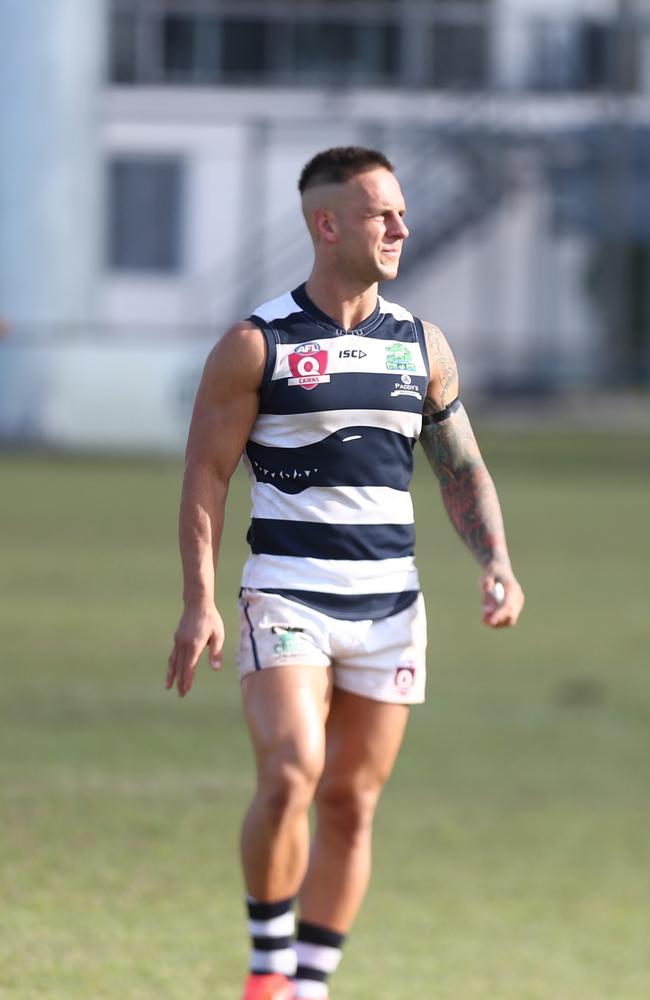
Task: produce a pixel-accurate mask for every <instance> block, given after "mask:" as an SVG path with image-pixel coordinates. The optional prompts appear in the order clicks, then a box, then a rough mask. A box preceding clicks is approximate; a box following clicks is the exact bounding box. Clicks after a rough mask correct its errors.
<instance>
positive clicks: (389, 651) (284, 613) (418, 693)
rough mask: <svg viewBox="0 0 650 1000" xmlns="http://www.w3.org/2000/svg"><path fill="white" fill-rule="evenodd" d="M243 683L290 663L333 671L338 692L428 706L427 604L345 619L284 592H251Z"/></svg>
mask: <svg viewBox="0 0 650 1000" xmlns="http://www.w3.org/2000/svg"><path fill="white" fill-rule="evenodd" d="M239 609H240V635H239V648H238V650H237V665H238V667H239V675H240V677H245V676H246V675H247V674H251V673H254V672H255V671H256V670H267V669H269V668H270V667H282V666H285V665H286V664H289V663H297V664H301V665H302V664H305V665H308V666H314V667H329V666H331V667H332V669H333V675H334V686H335V687H339V688H341V689H342V690H343V691H350V692H352V693H353V694H358V695H362V696H363V697H364V698H372V699H374V700H375V701H386V702H391V703H398V704H406V705H416V704H419V703H420V702H423V701H424V690H425V683H426V646H427V623H426V613H425V609H424V598H423V597H422V594H418V596H417V598H416V599H415V601H414V602H413V603H412V604H410V605H409V606H408V607H407V608H405V609H404V610H403V611H399V612H397V614H394V615H391V616H390V617H389V618H379V619H377V620H376V621H373V620H372V619H366V620H364V621H343V620H341V619H340V618H332V617H330V616H329V615H326V614H323V612H321V611H316V610H315V609H314V608H310V607H307V606H306V605H304V604H299V603H298V602H297V601H291V600H289V599H288V598H286V597H282V596H280V595H279V594H266V593H264V591H261V590H249V589H243V590H242V591H241V595H240V598H239Z"/></svg>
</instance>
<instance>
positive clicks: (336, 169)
mask: <svg viewBox="0 0 650 1000" xmlns="http://www.w3.org/2000/svg"><path fill="white" fill-rule="evenodd" d="M377 167H383V168H384V169H385V170H390V172H391V174H394V173H395V168H394V167H393V164H392V163H391V162H390V160H389V159H387V158H386V157H385V156H384V154H383V153H380V152H379V151H378V150H376V149H366V148H365V147H364V146H334V147H333V148H332V149H325V150H323V152H322V153H317V154H316V156H314V157H312V159H311V160H310V161H309V163H306V164H305V166H304V167H303V170H302V173H301V175H300V180H299V181H298V190H299V191H300V193H301V194H304V193H305V191H307V190H308V189H309V188H312V187H316V185H317V184H343V183H345V181H349V180H350V178H351V177H356V176H357V174H364V173H365V172H366V171H367V170H375V169H376V168H377Z"/></svg>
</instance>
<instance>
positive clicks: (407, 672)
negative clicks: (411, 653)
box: [395, 663, 415, 694]
mask: <svg viewBox="0 0 650 1000" xmlns="http://www.w3.org/2000/svg"><path fill="white" fill-rule="evenodd" d="M414 684H415V667H414V666H413V664H412V663H400V665H399V667H397V669H396V670H395V687H396V688H397V690H398V691H399V693H400V694H408V693H409V691H410V690H411V688H412V687H413V685H414Z"/></svg>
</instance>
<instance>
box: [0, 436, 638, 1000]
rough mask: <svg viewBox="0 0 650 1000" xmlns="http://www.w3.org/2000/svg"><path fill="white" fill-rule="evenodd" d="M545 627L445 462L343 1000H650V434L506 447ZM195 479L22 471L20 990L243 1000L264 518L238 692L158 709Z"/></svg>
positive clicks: (13, 847) (228, 575)
mask: <svg viewBox="0 0 650 1000" xmlns="http://www.w3.org/2000/svg"><path fill="white" fill-rule="evenodd" d="M483 445H484V451H485V453H486V455H487V457H488V461H489V464H490V467H491V469H492V471H493V473H494V475H495V478H496V480H497V483H498V486H499V491H500V494H501V497H502V501H503V506H504V509H505V513H506V518H507V522H508V527H509V535H510V540H511V548H512V551H513V558H514V562H515V566H516V568H517V570H518V572H519V574H520V577H521V579H522V582H523V583H524V585H525V587H526V590H527V594H528V606H527V608H526V612H525V615H524V617H523V619H522V621H521V623H520V625H519V627H518V628H517V629H516V630H515V631H513V632H507V633H501V632H499V633H492V632H489V631H488V630H486V629H485V628H483V627H482V626H481V625H480V623H479V600H478V588H477V579H478V574H477V571H476V568H475V567H474V565H473V563H472V561H471V559H470V558H469V556H467V555H466V554H465V553H464V552H463V550H462V548H461V546H460V544H459V543H458V541H457V540H456V539H455V537H454V536H453V533H452V530H451V528H450V527H449V525H448V523H447V522H446V520H445V517H444V514H443V513H442V511H441V507H440V504H439V501H438V499H437V496H436V490H435V488H434V485H433V483H432V482H431V481H430V478H429V474H428V471H427V469H426V467H425V465H424V463H423V462H420V463H419V466H418V473H417V477H416V506H417V508H418V551H419V563H420V569H421V575H422V578H423V585H424V589H425V593H426V597H427V602H428V608H429V622H430V655H429V665H430V680H429V700H428V702H427V705H426V706H424V707H422V708H418V709H416V710H414V712H413V714H412V720H411V725H410V729H409V732H408V735H407V741H406V744H405V747H404V751H403V754H402V756H401V757H400V760H399V762H398V766H397V769H396V773H395V775H394V777H393V779H392V781H391V783H390V785H389V787H388V789H387V790H386V793H385V796H384V800H383V802H382V804H381V807H380V811H379V814H378V818H377V827H376V847H375V874H374V878H373V883H372V886H371V890H370V893H369V896H368V899H367V902H366V905H365V907H364V909H363V911H362V913H361V915H360V917H359V920H358V922H357V925H356V927H355V929H354V932H353V934H352V935H351V938H350V942H349V946H348V949H347V953H346V957H345V959H344V962H343V964H342V966H341V969H340V972H339V973H338V974H337V977H336V979H335V984H334V992H333V997H335V998H337V1000H381V998H386V1000H411V998H413V997H426V998H427V1000H612V998H614V997H615V998H616V1000H646V998H647V997H648V996H649V995H650V949H649V948H648V899H649V898H650V837H649V836H648V830H649V829H650V796H649V795H648V779H649V778H650V694H649V685H648V661H649V657H648V651H649V650H650V613H649V611H650V609H649V606H648V596H649V593H650V586H649V575H650V574H649V570H648V567H649V566H650V532H649V531H648V515H649V513H650V503H649V500H650V462H649V461H648V459H649V458H650V441H649V440H648V438H647V437H643V436H640V435H638V436H629V437H625V438H623V439H621V437H620V436H617V437H613V436H612V437H607V436H596V435H593V436H587V437H584V438H583V437H574V436H571V435H566V436H562V437H559V438H558V437H557V436H549V435H544V434H541V433H539V434H534V435H521V436H519V435H513V436H510V437H503V436H489V435H485V436H484V441H483ZM179 475H180V466H179V464H178V463H176V462H164V461H154V460H144V461H143V460H135V459H128V460H127V459H123V460H120V459H103V460H100V459H89V458H71V457H48V456H34V455H4V456H2V457H1V458H0V637H1V639H0V642H1V647H0V649H1V656H2V665H3V672H2V692H1V694H0V704H1V708H0V787H1V795H2V801H1V804H0V807H1V826H0V865H1V871H0V880H1V881H0V930H1V935H0V997H2V998H3V1000H4V998H6V1000H31V998H33V997H44V998H49V1000H64V998H65V1000H89V998H91V1000H94V998H106V1000H122V998H125V997H126V998H129V1000H161V998H165V1000H189V998H192V1000H229V998H232V997H237V996H238V991H239V988H240V983H241V979H242V973H243V969H244V964H245V958H246V951H247V943H246V939H245V933H244V925H243V919H242V910H243V907H242V902H241V895H242V890H241V884H240V876H239V872H238V869H237V863H236V857H237V838H238V827H239V821H240V817H241V814H242V811H243V809H244V806H245V803H246V801H247V799H248V796H249V794H250V791H251V786H252V769H251V758H250V754H249V750H248V745H247V740H246V735H245V731H244V726H243V722H242V719H241V714H240V709H239V693H238V685H237V681H236V676H235V668H234V665H233V652H234V642H235V640H236V635H237V628H236V622H235V596H236V591H237V586H238V572H239V564H240V561H241V558H242V555H243V551H244V549H243V543H242V538H243V534H244V531H245V523H246V516H247V496H246V490H247V487H246V485H245V484H244V482H243V480H242V478H240V477H238V478H237V480H236V482H235V483H234V485H233V489H232V492H231V501H230V520H229V528H228V532H227V537H226V540H225V543H224V552H223V573H222V576H221V585H220V598H221V604H222V606H223V609H224V612H225V617H226V623H227V627H228V629H229V640H228V647H227V650H228V652H227V657H226V662H227V666H226V669H225V670H224V672H223V674H222V675H221V676H217V677H215V676H213V675H212V674H211V672H210V671H209V670H208V668H207V667H204V668H203V670H202V673H201V675H200V676H199V678H198V682H197V685H196V687H195V689H194V691H193V692H192V695H191V696H190V698H189V699H187V700H186V701H184V702H180V701H179V700H178V699H177V698H176V697H175V696H173V695H170V694H169V693H167V692H165V691H164V690H163V674H164V664H165V660H166V656H167V653H168V647H169V644H170V638H171V634H172V632H173V629H174V627H175V624H176V620H177V616H178V613H179V607H180V605H179V598H178V594H179V573H178V560H177V554H176V542H175V521H176V506H177V495H178V486H179Z"/></svg>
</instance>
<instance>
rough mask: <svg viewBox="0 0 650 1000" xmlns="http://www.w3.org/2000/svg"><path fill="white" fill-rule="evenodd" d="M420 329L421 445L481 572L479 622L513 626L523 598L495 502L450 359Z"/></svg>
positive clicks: (438, 338) (437, 334) (431, 331)
mask: <svg viewBox="0 0 650 1000" xmlns="http://www.w3.org/2000/svg"><path fill="white" fill-rule="evenodd" d="M424 330H425V334H426V339H427V350H428V354H429V367H430V371H431V376H430V380H429V387H428V390H427V398H426V400H425V404H424V418H425V419H424V425H423V428H422V435H421V437H420V441H421V443H422V447H423V448H424V451H425V454H426V456H427V458H428V460H429V464H430V465H431V468H432V469H433V471H434V472H435V474H436V476H437V478H438V482H439V483H440V490H441V492H442V499H443V503H444V505H445V509H446V511H447V513H448V515H449V517H450V519H451V521H452V524H453V525H454V527H455V529H456V531H457V532H458V534H459V535H460V537H461V538H462V540H463V541H464V542H465V544H466V545H467V547H468V549H469V550H470V552H471V553H472V555H473V556H474V557H475V558H476V559H477V561H478V562H479V564H480V566H481V567H482V571H483V572H482V574H481V589H482V591H483V621H484V622H485V624H486V625H491V626H492V627H494V628H499V627H501V626H504V625H514V624H515V623H516V621H517V619H518V617H519V615H520V613H521V609H522V607H523V604H524V595H523V592H522V589H521V587H520V586H519V583H518V582H517V580H516V579H515V576H514V574H513V572H512V567H511V565H510V557H509V555H508V547H507V545H506V536H505V531H504V527H503V518H502V516H501V507H500V505H499V498H498V497H497V493H496V490H495V488H494V483H493V482H492V478H491V476H490V474H489V472H488V470H487V468H486V465H485V462H484V461H483V458H482V456H481V453H480V451H479V447H478V444H477V443H476V438H475V437H474V432H473V431H472V427H471V425H470V422H469V420H468V418H467V414H466V413H465V410H464V409H463V407H462V405H460V404H459V403H458V402H456V401H457V398H458V371H457V368H456V362H455V360H454V356H453V354H452V352H451V350H450V348H449V345H448V343H447V341H446V340H445V338H444V336H443V335H442V333H441V331H440V330H439V329H438V328H437V327H436V326H433V325H432V324H431V323H425V324H424ZM450 404H455V405H450ZM436 417H438V418H439V419H438V420H436ZM497 580H498V581H500V582H501V583H502V584H503V586H504V589H505V598H504V600H503V602H502V603H501V604H497V603H496V602H495V600H494V598H493V597H492V590H493V587H494V584H495V582H496V581H497Z"/></svg>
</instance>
